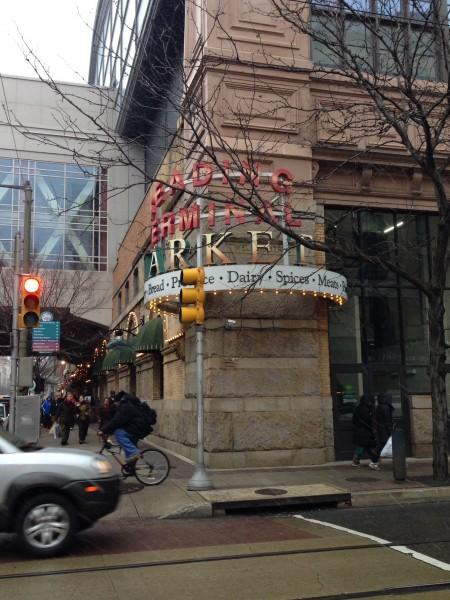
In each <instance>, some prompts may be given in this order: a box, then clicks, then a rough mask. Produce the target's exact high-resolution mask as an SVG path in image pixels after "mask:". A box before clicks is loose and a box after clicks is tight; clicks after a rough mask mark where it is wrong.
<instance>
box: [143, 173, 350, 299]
mask: <svg viewBox="0 0 450 600" xmlns="http://www.w3.org/2000/svg"><path fill="white" fill-rule="evenodd" d="M243 167H244V169H248V172H247V176H245V175H244V174H243V173H241V172H233V171H231V168H230V164H229V163H228V162H227V161H224V163H223V169H222V172H221V173H215V172H214V169H213V167H212V166H211V165H210V164H208V163H205V162H200V163H197V164H196V165H195V167H194V170H193V175H192V178H190V179H184V178H183V175H182V174H181V173H179V172H177V171H175V172H174V173H173V174H172V176H171V177H170V181H169V185H165V184H162V183H159V184H158V185H157V187H156V190H155V193H154V195H153V196H152V197H151V200H150V205H151V243H150V246H151V252H150V264H149V273H150V277H149V278H148V279H147V280H146V282H145V284H144V302H145V304H146V306H154V305H157V303H158V302H162V301H164V300H168V299H169V298H170V297H171V296H172V297H173V296H177V295H178V292H179V290H180V269H183V268H186V267H190V266H195V265H192V264H190V263H189V262H188V260H189V259H188V256H189V257H190V256H192V246H191V245H190V244H189V242H188V240H187V239H186V236H188V235H189V233H190V232H195V233H196V235H197V241H196V244H197V245H198V244H201V246H202V252H203V265H204V269H205V291H206V292H228V293H233V291H238V290H241V291H242V292H244V293H247V292H250V291H252V290H258V291H259V292H261V293H264V290H268V291H273V292H274V293H276V294H277V293H289V294H293V293H299V292H300V294H301V295H303V296H306V295H313V296H318V297H324V298H328V299H330V300H333V301H335V302H336V303H338V304H340V305H341V304H343V303H344V302H345V301H346V300H347V280H346V278H345V277H344V276H343V275H340V274H338V273H335V272H333V271H329V270H327V269H323V268H319V267H317V266H305V265H304V264H300V263H304V261H303V257H302V255H301V252H299V251H297V258H296V260H295V261H294V264H286V263H287V262H288V261H289V260H290V259H289V253H288V252H285V253H284V256H283V257H280V261H279V262H275V263H273V261H272V263H269V260H268V256H269V254H270V253H271V240H272V232H271V231H261V230H250V231H247V236H249V237H248V241H249V250H250V256H251V258H250V262H249V264H234V261H233V259H232V258H231V257H230V256H229V255H227V254H226V250H225V251H224V248H223V245H226V241H227V239H228V238H229V237H230V236H232V232H231V231H229V228H230V227H232V226H235V225H244V224H247V225H249V224H250V223H252V222H254V223H256V224H260V223H262V222H264V219H263V216H264V215H262V216H256V217H255V215H254V214H252V213H250V212H249V211H248V210H245V207H244V206H242V207H241V206H240V205H239V203H238V202H237V201H234V202H233V203H231V202H230V203H229V204H227V203H226V201H222V200H221V202H220V211H219V210H217V206H216V202H214V201H212V200H208V201H207V202H206V203H205V204H204V206H203V205H202V206H201V205H200V202H195V201H194V202H191V204H190V205H189V206H187V205H184V206H182V207H180V208H179V209H178V210H176V211H170V212H163V213H162V214H159V212H160V211H159V209H160V207H161V206H162V205H163V204H164V203H165V202H166V200H168V199H170V197H171V196H174V195H175V194H177V193H180V192H182V191H184V190H187V189H189V191H190V198H192V192H193V193H194V194H195V191H196V190H199V189H200V188H201V189H202V190H205V188H206V187H207V186H208V185H209V184H211V182H214V183H219V185H222V186H229V185H230V184H231V182H232V183H233V185H236V184H239V185H245V184H246V183H248V182H249V181H251V183H252V185H253V186H254V187H255V188H257V187H259V186H260V185H261V181H262V180H266V181H268V183H269V185H270V187H271V188H272V190H273V192H275V194H277V196H276V198H277V199H281V204H280V206H278V207H276V208H275V207H274V205H273V203H270V202H268V203H266V204H264V205H263V207H262V209H261V212H262V213H266V214H267V215H268V216H269V217H270V219H271V220H272V221H275V222H276V221H278V220H280V222H282V223H283V225H285V226H287V227H289V228H301V227H302V221H301V219H299V218H297V217H296V216H295V215H294V212H293V210H292V207H291V205H290V203H289V201H288V198H289V194H290V192H291V190H292V183H293V181H294V176H293V175H292V173H291V172H290V171H289V170H288V169H284V168H281V169H278V170H277V171H275V172H273V173H261V172H260V170H259V165H257V164H255V165H253V171H252V172H250V167H249V165H248V164H247V163H245V162H243ZM188 186H189V188H188ZM217 218H221V219H223V222H224V225H225V226H226V227H227V228H228V229H226V230H225V231H221V232H217V231H215V230H214V228H215V226H216V220H217ZM205 222H206V224H207V227H208V232H203V231H202V228H203V226H204V225H205ZM211 230H212V231H211ZM178 232H179V234H180V236H179V237H177V233H178ZM284 237H285V238H287V237H288V236H284ZM305 237H307V236H305ZM286 243H287V242H286V239H285V244H284V246H285V247H286Z"/></svg>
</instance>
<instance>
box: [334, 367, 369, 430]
mask: <svg viewBox="0 0 450 600" xmlns="http://www.w3.org/2000/svg"><path fill="white" fill-rule="evenodd" d="M334 388H335V389H334V393H335V396H336V397H335V406H336V407H337V412H338V417H339V419H340V420H342V419H345V420H349V419H352V417H353V410H354V408H355V406H356V405H357V403H358V401H359V398H360V397H361V395H362V394H363V392H364V386H363V376H362V373H336V379H335V386H334Z"/></svg>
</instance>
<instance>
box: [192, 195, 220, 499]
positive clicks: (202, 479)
mask: <svg viewBox="0 0 450 600" xmlns="http://www.w3.org/2000/svg"><path fill="white" fill-rule="evenodd" d="M197 204H198V205H199V210H200V213H201V210H202V201H201V199H200V198H198V199H197ZM201 224H202V219H200V227H199V229H198V230H197V267H203V248H202V242H203V236H202V230H203V228H202V225H201ZM204 331H205V328H204V326H203V325H196V326H195V337H196V345H197V351H196V354H197V365H196V367H197V370H196V380H197V465H196V467H195V471H194V475H193V476H192V477H191V479H190V480H189V483H188V490H211V489H212V488H213V487H214V486H213V484H212V481H211V480H210V479H209V477H208V474H207V473H206V469H205V457H204V452H203V444H204V420H205V417H204V401H203V334H204Z"/></svg>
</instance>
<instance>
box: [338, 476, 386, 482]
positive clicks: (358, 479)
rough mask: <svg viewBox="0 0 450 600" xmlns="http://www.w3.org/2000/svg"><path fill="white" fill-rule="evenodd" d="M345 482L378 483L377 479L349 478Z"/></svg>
mask: <svg viewBox="0 0 450 600" xmlns="http://www.w3.org/2000/svg"><path fill="white" fill-rule="evenodd" d="M345 481H353V482H354V483H364V482H365V481H378V479H377V478H376V477H347V479H346V480H345Z"/></svg>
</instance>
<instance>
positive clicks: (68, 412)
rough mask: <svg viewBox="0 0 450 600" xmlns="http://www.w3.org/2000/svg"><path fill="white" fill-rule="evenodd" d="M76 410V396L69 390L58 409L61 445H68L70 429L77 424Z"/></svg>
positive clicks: (57, 416)
mask: <svg viewBox="0 0 450 600" xmlns="http://www.w3.org/2000/svg"><path fill="white" fill-rule="evenodd" d="M76 412H77V405H76V398H75V396H74V394H72V393H71V392H68V393H67V395H66V397H65V399H64V401H63V402H61V404H60V405H59V406H58V409H57V411H56V419H57V421H58V423H59V424H60V426H61V446H67V443H68V441H69V434H70V430H71V429H72V427H73V426H74V425H75V415H76Z"/></svg>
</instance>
